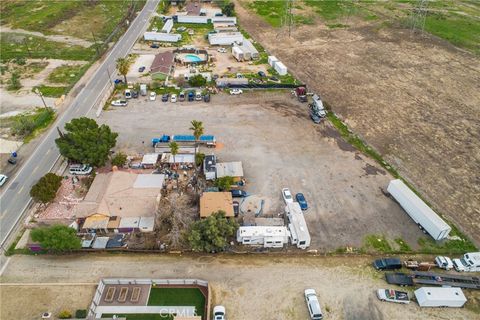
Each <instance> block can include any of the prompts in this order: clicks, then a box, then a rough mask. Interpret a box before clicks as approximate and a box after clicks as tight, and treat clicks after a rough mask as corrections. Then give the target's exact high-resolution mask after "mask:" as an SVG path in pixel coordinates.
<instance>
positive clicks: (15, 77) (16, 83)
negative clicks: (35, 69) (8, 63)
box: [7, 71, 22, 91]
mask: <svg viewBox="0 0 480 320" xmlns="http://www.w3.org/2000/svg"><path fill="white" fill-rule="evenodd" d="M21 87H22V84H21V83H20V75H19V74H18V72H17V71H14V72H12V75H11V77H10V81H9V83H8V86H7V90H10V91H17V90H18V89H20V88H21Z"/></svg>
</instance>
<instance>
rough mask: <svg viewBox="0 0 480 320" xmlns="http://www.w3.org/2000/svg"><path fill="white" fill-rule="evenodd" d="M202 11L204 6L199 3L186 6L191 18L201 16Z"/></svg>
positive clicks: (190, 3)
mask: <svg viewBox="0 0 480 320" xmlns="http://www.w3.org/2000/svg"><path fill="white" fill-rule="evenodd" d="M201 9H202V5H201V4H200V3H198V2H189V3H187V5H186V6H185V10H186V11H187V14H188V15H189V16H198V15H200V10H201Z"/></svg>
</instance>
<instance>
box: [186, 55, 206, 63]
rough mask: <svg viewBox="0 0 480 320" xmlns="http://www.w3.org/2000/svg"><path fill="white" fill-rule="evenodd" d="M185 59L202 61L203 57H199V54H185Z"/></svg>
mask: <svg viewBox="0 0 480 320" xmlns="http://www.w3.org/2000/svg"><path fill="white" fill-rule="evenodd" d="M185 61H187V62H201V61H203V59H202V58H200V57H199V56H197V55H195V54H187V55H185Z"/></svg>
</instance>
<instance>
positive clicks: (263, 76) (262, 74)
mask: <svg viewBox="0 0 480 320" xmlns="http://www.w3.org/2000/svg"><path fill="white" fill-rule="evenodd" d="M258 75H259V76H260V77H262V78H265V77H266V76H267V75H266V74H265V72H263V71H258Z"/></svg>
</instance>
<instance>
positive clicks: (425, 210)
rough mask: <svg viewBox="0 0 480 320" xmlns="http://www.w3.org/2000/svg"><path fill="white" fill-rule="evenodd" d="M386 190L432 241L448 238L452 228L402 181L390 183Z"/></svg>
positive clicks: (397, 180)
mask: <svg viewBox="0 0 480 320" xmlns="http://www.w3.org/2000/svg"><path fill="white" fill-rule="evenodd" d="M387 190H388V192H389V193H390V195H392V197H393V198H395V200H396V201H397V202H398V203H399V204H400V205H401V206H402V208H403V209H404V210H405V211H406V212H407V213H408V215H409V216H410V217H411V218H412V219H413V221H415V223H416V224H418V225H419V226H420V227H421V228H422V229H423V230H425V231H426V232H427V233H428V234H429V235H430V236H432V238H433V239H435V240H443V239H445V238H447V237H448V234H449V233H450V231H451V230H452V228H451V227H450V226H449V225H448V224H447V223H446V222H445V221H443V219H442V218H440V217H439V216H438V214H436V213H435V211H433V210H432V209H431V208H430V207H429V206H428V205H427V204H426V203H425V202H423V200H422V199H420V198H419V197H418V196H417V195H416V194H415V193H414V192H413V191H412V190H410V188H409V187H408V186H407V185H406V184H405V183H403V181H402V180H400V179H396V180H392V181H390V183H389V185H388V188H387Z"/></svg>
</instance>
